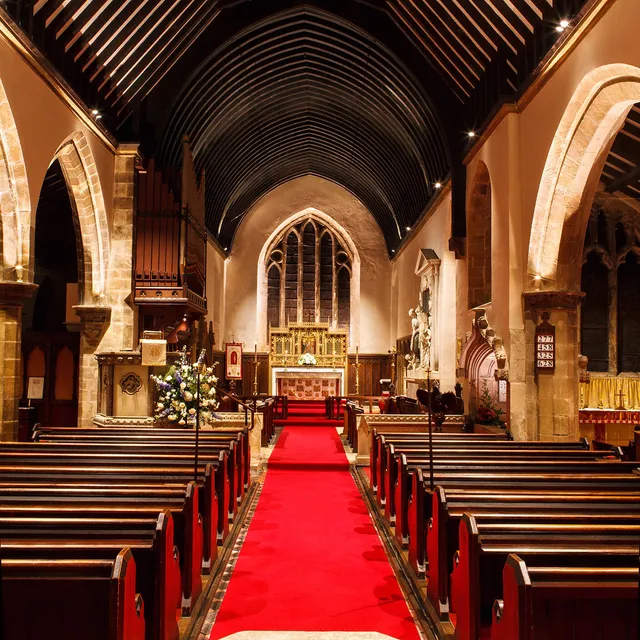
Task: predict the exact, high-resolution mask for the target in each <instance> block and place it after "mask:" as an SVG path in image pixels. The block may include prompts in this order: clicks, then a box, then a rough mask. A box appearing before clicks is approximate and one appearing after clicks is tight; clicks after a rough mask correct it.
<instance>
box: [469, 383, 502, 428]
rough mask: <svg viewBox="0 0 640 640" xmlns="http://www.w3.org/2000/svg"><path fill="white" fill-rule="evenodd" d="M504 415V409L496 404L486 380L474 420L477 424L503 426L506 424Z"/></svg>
mask: <svg viewBox="0 0 640 640" xmlns="http://www.w3.org/2000/svg"><path fill="white" fill-rule="evenodd" d="M503 416H504V411H502V409H500V408H499V407H498V406H496V404H495V402H494V401H493V398H492V397H491V394H490V393H489V388H488V387H487V383H486V382H485V383H484V386H483V388H482V394H481V395H480V400H479V402H478V407H477V409H476V411H475V414H474V415H473V421H474V422H475V423H476V424H486V425H497V426H501V425H504V419H503Z"/></svg>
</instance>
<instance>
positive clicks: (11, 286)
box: [0, 280, 38, 307]
mask: <svg viewBox="0 0 640 640" xmlns="http://www.w3.org/2000/svg"><path fill="white" fill-rule="evenodd" d="M37 289H38V285H37V284H33V283H32V282H16V281H14V280H0V307H21V306H22V305H23V304H24V301H25V300H28V299H29V298H31V296H33V294H34V293H35V291H36V290H37Z"/></svg>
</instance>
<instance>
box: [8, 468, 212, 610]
mask: <svg viewBox="0 0 640 640" xmlns="http://www.w3.org/2000/svg"><path fill="white" fill-rule="evenodd" d="M89 473H90V472H89V471H88V470H84V473H83V474H82V475H84V477H89ZM1 476H2V473H1V471H0V477H1ZM94 479H95V477H94ZM54 480H55V479H54ZM165 507H168V508H170V509H171V511H172V515H173V517H174V521H175V543H176V546H177V547H178V549H179V551H180V559H181V571H182V591H183V610H185V611H190V608H191V606H192V604H193V603H195V601H196V600H197V598H198V597H199V595H200V592H201V591H202V581H201V578H200V573H201V570H202V548H203V529H202V518H201V516H200V513H199V510H198V491H197V490H196V486H195V483H193V482H192V481H191V482H189V483H188V485H187V489H186V494H185V499H184V501H183V503H182V506H181V507H180V508H179V507H178V506H176V505H171V504H170V501H168V500H166V499H164V500H160V501H158V502H156V503H153V504H143V505H142V504H139V503H137V504H135V505H133V504H131V502H122V503H117V502H115V501H109V502H108V503H106V504H98V503H95V504H93V505H92V506H81V505H78V504H76V505H74V504H73V502H70V503H69V502H66V503H65V501H64V500H56V501H52V500H49V501H44V500H43V501H41V502H38V503H36V502H35V499H33V498H30V502H29V501H26V502H25V503H22V504H0V518H11V517H28V516H31V517H34V518H43V517H58V518H82V517H86V518H89V517H98V518H100V517H111V518H120V519H125V518H131V519H135V518H139V517H145V516H146V517H154V516H157V513H158V512H159V511H161V510H162V509H164V508H165Z"/></svg>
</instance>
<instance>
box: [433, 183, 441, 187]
mask: <svg viewBox="0 0 640 640" xmlns="http://www.w3.org/2000/svg"><path fill="white" fill-rule="evenodd" d="M433 186H434V187H435V188H436V189H442V183H441V182H436V183H435V185H433Z"/></svg>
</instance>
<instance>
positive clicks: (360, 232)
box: [208, 176, 395, 353]
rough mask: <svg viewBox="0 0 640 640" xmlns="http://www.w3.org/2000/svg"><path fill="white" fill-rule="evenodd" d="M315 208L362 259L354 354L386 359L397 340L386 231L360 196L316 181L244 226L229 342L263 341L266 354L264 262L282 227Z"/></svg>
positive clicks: (281, 191)
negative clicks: (261, 322) (260, 315)
mask: <svg viewBox="0 0 640 640" xmlns="http://www.w3.org/2000/svg"><path fill="white" fill-rule="evenodd" d="M310 207H311V208H314V209H317V210H318V211H320V212H322V213H324V214H326V215H328V216H330V217H331V218H332V219H333V220H335V222H337V223H338V224H339V225H340V226H341V227H343V228H344V230H345V231H346V233H347V234H348V235H349V236H350V238H351V239H352V241H353V243H354V245H355V248H356V250H357V252H358V255H359V256H360V301H359V322H356V323H354V326H353V327H352V335H351V343H352V344H351V349H352V350H353V349H354V348H355V344H356V343H357V344H359V346H360V351H361V352H362V353H386V352H387V351H388V350H389V349H390V348H391V346H392V345H393V344H394V342H395V335H394V336H392V332H391V329H390V314H389V308H390V303H389V290H390V277H391V264H390V261H389V258H388V255H387V251H386V247H385V243H384V239H383V237H382V234H381V232H380V229H379V227H378V225H377V224H376V222H375V220H374V219H373V217H372V216H371V214H370V213H369V211H368V210H367V209H366V208H365V207H364V205H363V204H362V203H361V202H360V201H359V200H358V199H357V198H356V197H355V196H353V195H352V194H351V193H349V192H348V191H347V190H346V189H343V188H342V187H340V186H338V185H336V184H334V183H332V182H329V181H327V180H323V179H322V178H318V177H315V176H305V177H302V178H297V179H295V180H292V181H291V182H288V183H286V184H284V185H282V186H280V187H278V188H276V189H274V190H273V191H271V192H270V193H268V194H267V195H265V196H264V197H263V198H262V199H261V200H259V201H258V202H257V203H256V204H255V205H254V206H253V207H252V208H251V210H250V211H249V212H248V213H247V216H246V217H245V219H244V220H243V222H242V224H241V225H240V227H239V229H238V232H237V234H236V237H235V240H234V244H233V248H232V251H231V254H230V256H229V258H228V261H227V263H226V288H225V301H224V306H225V318H224V341H230V340H231V338H232V337H235V339H236V341H242V342H244V343H245V344H246V345H249V346H252V345H253V344H254V342H256V341H257V342H258V349H261V350H263V349H266V335H265V336H258V331H257V327H256V309H257V289H258V281H257V278H258V268H257V265H258V258H259V255H260V252H261V251H262V248H263V246H264V244H265V242H266V241H267V240H268V238H269V237H270V235H271V234H272V233H273V232H274V231H275V230H276V229H277V227H278V226H279V225H280V224H281V223H283V222H284V221H286V220H287V219H289V218H290V217H291V216H293V215H295V214H296V213H298V212H300V211H303V210H305V209H307V208H310ZM208 286H210V285H208ZM209 291H210V289H209ZM208 295H209V294H208ZM352 308H353V301H352Z"/></svg>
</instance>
